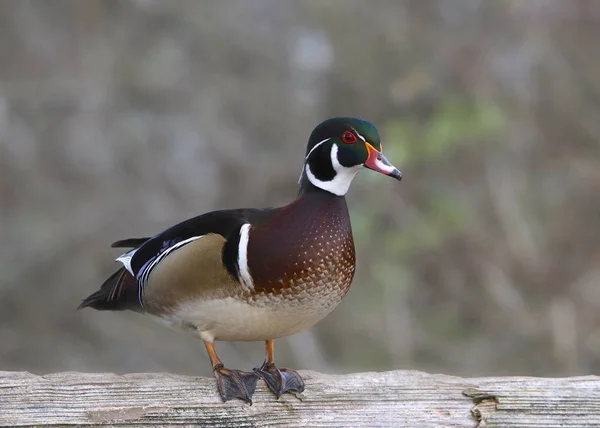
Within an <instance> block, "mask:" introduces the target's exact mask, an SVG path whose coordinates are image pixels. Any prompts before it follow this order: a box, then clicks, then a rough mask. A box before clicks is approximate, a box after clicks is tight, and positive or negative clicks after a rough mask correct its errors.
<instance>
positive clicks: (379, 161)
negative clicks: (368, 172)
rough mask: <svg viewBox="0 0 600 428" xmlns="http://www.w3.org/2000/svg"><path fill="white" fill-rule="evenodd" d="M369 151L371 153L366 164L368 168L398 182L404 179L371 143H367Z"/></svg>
mask: <svg viewBox="0 0 600 428" xmlns="http://www.w3.org/2000/svg"><path fill="white" fill-rule="evenodd" d="M367 150H368V151H369V157H368V158H367V160H366V161H365V164H364V165H365V166H366V167H367V168H369V169H372V170H373V171H377V172H380V173H381V174H385V175H389V176H390V177H394V178H395V179H396V180H401V179H402V173H401V172H400V171H399V170H398V168H396V167H395V166H394V165H392V164H391V163H390V161H388V160H387V159H386V157H385V156H384V155H383V153H381V152H379V151H377V149H375V147H373V146H372V145H370V144H369V143H367Z"/></svg>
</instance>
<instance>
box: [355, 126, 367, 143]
mask: <svg viewBox="0 0 600 428" xmlns="http://www.w3.org/2000/svg"><path fill="white" fill-rule="evenodd" d="M352 130H353V131H354V133H355V134H356V135H358V137H359V138H360V139H361V140H363V141H364V142H365V143H366V142H367V139H366V138H365V137H363V136H362V135H360V133H359V132H358V131H357V130H356V129H354V128H352Z"/></svg>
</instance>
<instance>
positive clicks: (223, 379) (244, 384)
mask: <svg viewBox="0 0 600 428" xmlns="http://www.w3.org/2000/svg"><path fill="white" fill-rule="evenodd" d="M204 345H205V346H206V350H207V351H208V356H209V357H210V362H211V364H212V366H213V373H214V374H215V377H216V378H217V388H219V394H221V398H222V399H223V401H227V400H231V399H233V398H239V399H241V400H244V401H245V402H246V403H249V404H252V394H254V390H255V389H256V382H257V381H258V376H257V375H256V373H251V372H243V371H241V370H232V369H228V368H225V366H224V365H223V363H222V362H221V359H220V358H219V356H218V355H217V352H216V351H215V345H214V344H212V343H209V342H204Z"/></svg>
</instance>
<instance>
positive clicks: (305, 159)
mask: <svg viewBox="0 0 600 428" xmlns="http://www.w3.org/2000/svg"><path fill="white" fill-rule="evenodd" d="M329 140H331V138H325V139H324V140H323V141H319V142H318V143H317V144H315V146H314V147H313V148H312V149H310V152H308V154H307V155H306V157H305V158H304V162H306V161H307V160H308V157H309V156H310V154H311V153H312V152H313V150H315V149H316V148H317V147H319V146H320V145H321V144H323V143H324V142H326V141H329Z"/></svg>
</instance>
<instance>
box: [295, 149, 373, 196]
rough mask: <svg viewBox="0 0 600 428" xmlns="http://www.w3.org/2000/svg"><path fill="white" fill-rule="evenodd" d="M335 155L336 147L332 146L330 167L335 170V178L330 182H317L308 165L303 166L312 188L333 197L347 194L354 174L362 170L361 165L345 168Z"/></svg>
mask: <svg viewBox="0 0 600 428" xmlns="http://www.w3.org/2000/svg"><path fill="white" fill-rule="evenodd" d="M337 153H338V146H337V145H335V144H333V145H332V146H331V165H332V166H333V169H334V170H335V177H333V179H332V180H329V181H321V180H319V179H318V178H317V177H315V175H314V174H313V173H312V171H311V170H310V166H309V165H308V163H307V164H306V166H305V171H306V176H307V177H308V180H309V181H310V182H311V183H312V184H313V186H315V187H318V188H319V189H323V190H326V191H328V192H331V193H333V194H334V195H337V196H343V195H345V194H346V193H347V192H348V189H349V188H350V183H352V179H353V178H354V176H355V175H356V173H357V172H358V171H360V169H361V168H362V164H361V165H356V166H353V167H350V168H348V167H345V166H343V165H342V164H340V162H339V161H338V158H337Z"/></svg>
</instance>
